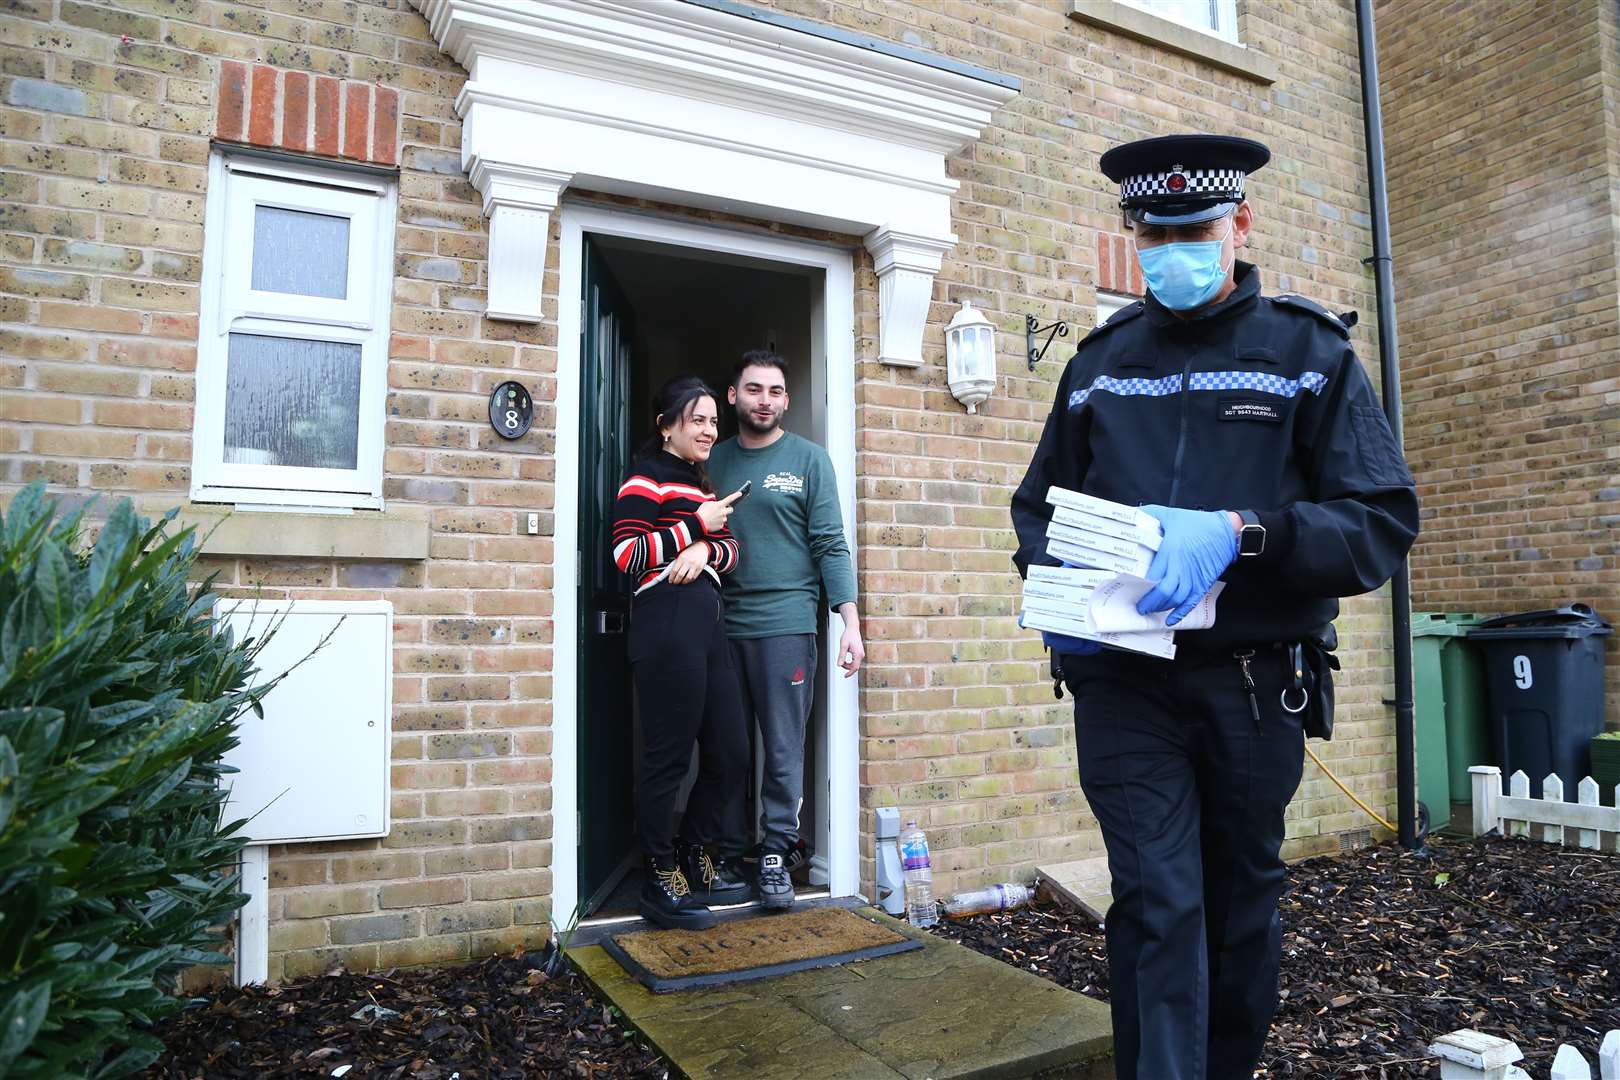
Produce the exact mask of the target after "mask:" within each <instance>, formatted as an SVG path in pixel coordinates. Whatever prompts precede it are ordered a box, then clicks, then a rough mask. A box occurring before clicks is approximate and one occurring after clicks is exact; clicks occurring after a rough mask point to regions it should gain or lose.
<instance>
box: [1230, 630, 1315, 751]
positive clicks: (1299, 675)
mask: <svg viewBox="0 0 1620 1080" xmlns="http://www.w3.org/2000/svg"><path fill="white" fill-rule="evenodd" d="M1338 644H1339V642H1338V635H1337V634H1335V633H1334V631H1333V628H1332V627H1331V626H1330V627H1328V631H1327V633H1326V635H1324V636H1323V637H1312V638H1306V639H1305V640H1303V641H1293V642H1278V643H1276V644H1273V645H1269V646H1265V647H1266V648H1271V649H1278V650H1280V651H1281V652H1282V654H1283V657H1284V659H1285V660H1286V661H1287V667H1288V676H1289V681H1288V682H1287V683H1285V684H1284V686H1283V688H1282V692H1281V693H1280V694H1278V698H1279V702H1280V704H1281V705H1282V710H1283V712H1285V713H1288V714H1290V715H1292V716H1297V717H1299V719H1300V726H1301V727H1302V728H1304V729H1305V734H1306V736H1307V737H1309V738H1313V739H1321V740H1323V741H1324V742H1326V741H1327V740H1329V739H1331V738H1333V673H1334V672H1335V671H1338V670H1339V658H1338V657H1337V656H1335V655H1334V653H1333V650H1334V649H1335V648H1337V647H1338ZM1255 653H1256V650H1255V649H1234V650H1233V652H1232V659H1234V660H1235V661H1237V665H1238V671H1239V672H1240V674H1241V676H1242V678H1243V688H1244V690H1245V691H1247V692H1248V695H1249V711H1250V713H1251V714H1253V716H1254V726H1255V730H1256V731H1258V730H1259V729H1260V701H1259V699H1258V697H1257V696H1256V689H1255V684H1254V675H1253V673H1252V672H1251V671H1250V669H1249V664H1250V662H1251V661H1252V660H1253V659H1254V656H1255Z"/></svg>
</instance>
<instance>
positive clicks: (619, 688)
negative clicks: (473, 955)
mask: <svg viewBox="0 0 1620 1080" xmlns="http://www.w3.org/2000/svg"><path fill="white" fill-rule="evenodd" d="M584 266H585V274H584V281H585V296H584V308H583V320H582V326H581V329H580V337H581V341H580V360H581V371H580V375H581V380H582V386H583V390H584V393H583V395H582V397H583V400H582V404H583V406H584V410H585V411H584V416H583V417H582V423H581V424H580V439H581V447H580V449H581V454H580V505H579V510H580V514H579V549H580V553H579V611H580V624H579V627H578V634H579V637H578V640H579V712H578V716H577V720H576V724H577V726H578V732H579V734H578V746H579V821H580V828H579V895H580V897H581V898H582V899H583V900H584V901H585V909H584V911H583V912H582V913H581V914H582V916H583V915H585V914H589V913H590V912H591V911H594V910H595V909H596V908H598V907H600V906H601V904H602V901H603V900H605V899H606V897H607V893H608V892H609V891H611V888H612V886H613V885H614V883H615V881H616V880H617V878H618V876H619V870H620V869H621V868H622V867H623V866H624V865H625V862H626V859H627V858H628V857H629V856H630V854H631V847H632V844H633V843H634V825H635V818H634V813H633V803H632V801H631V793H632V789H633V782H634V777H633V775H632V773H633V763H634V762H633V746H634V731H633V727H632V721H631V716H632V714H631V707H632V705H631V690H630V661H629V658H628V657H627V655H626V643H625V628H626V626H627V625H628V623H629V611H630V599H629V598H630V590H629V588H628V584H627V582H626V580H625V577H624V575H623V574H621V573H619V570H618V567H617V566H615V565H614V563H613V553H612V550H611V547H610V543H609V535H610V533H611V531H612V528H613V503H614V499H615V496H616V495H617V494H618V490H619V484H620V482H621V481H622V480H623V479H624V472H625V469H626V467H627V466H628V465H629V463H630V451H631V439H632V437H633V436H632V432H631V428H630V361H631V345H630V342H631V322H630V311H629V307H628V305H627V304H626V302H625V299H624V294H623V293H622V292H621V291H620V290H619V287H618V285H617V284H616V283H615V282H614V280H613V277H612V275H611V274H610V273H609V272H608V268H607V265H606V263H605V262H603V260H602V258H601V255H600V253H599V252H598V250H597V248H596V246H595V245H594V244H593V243H592V242H591V240H590V238H589V237H587V238H586V239H585V252H584Z"/></svg>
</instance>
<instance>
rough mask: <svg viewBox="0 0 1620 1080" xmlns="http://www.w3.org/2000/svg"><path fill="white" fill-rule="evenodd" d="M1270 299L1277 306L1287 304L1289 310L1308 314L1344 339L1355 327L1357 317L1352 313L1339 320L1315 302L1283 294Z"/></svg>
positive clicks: (1290, 294)
mask: <svg viewBox="0 0 1620 1080" xmlns="http://www.w3.org/2000/svg"><path fill="white" fill-rule="evenodd" d="M1271 299H1272V300H1274V301H1276V302H1277V303H1279V304H1287V305H1288V306H1289V307H1291V308H1298V309H1299V310H1301V311H1308V312H1310V313H1311V314H1312V315H1315V316H1316V317H1317V318H1318V319H1321V320H1322V321H1323V322H1325V323H1327V324H1328V325H1329V326H1331V327H1333V329H1335V330H1337V331H1338V332H1339V333H1341V334H1343V335H1344V336H1345V337H1349V336H1350V328H1351V327H1352V326H1354V325H1356V319H1357V316H1356V313H1355V312H1353V311H1352V312H1350V313H1349V315H1348V317H1347V318H1340V317H1339V316H1337V315H1335V314H1333V312H1331V311H1329V310H1328V309H1327V308H1325V307H1323V306H1322V305H1321V304H1318V303H1317V302H1316V301H1315V300H1307V299H1305V298H1304V297H1303V296H1295V295H1294V294H1293V293H1284V294H1283V295H1281V296H1273V297H1271Z"/></svg>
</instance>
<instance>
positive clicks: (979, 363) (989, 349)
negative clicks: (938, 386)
mask: <svg viewBox="0 0 1620 1080" xmlns="http://www.w3.org/2000/svg"><path fill="white" fill-rule="evenodd" d="M945 377H946V380H947V381H948V382H949V383H950V386H951V396H952V397H954V398H956V400H957V401H960V402H961V403H962V404H963V405H966V406H967V411H968V412H970V413H972V412H977V411H978V407H979V405H980V404H981V403H983V402H984V401H986V400H988V399H989V397H990V391H992V390H994V389H995V388H996V328H995V327H994V326H993V325H992V324H991V322H990V320H989V319H987V318H985V317H984V313H983V312H981V311H979V310H978V309H976V308H975V307H974V306H973V305H972V304H971V303H964V304H963V305H962V310H961V311H958V312H957V313H956V317H955V318H953V319H951V323H950V325H949V326H947V327H946V328H945Z"/></svg>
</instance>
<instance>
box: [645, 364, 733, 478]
mask: <svg viewBox="0 0 1620 1080" xmlns="http://www.w3.org/2000/svg"><path fill="white" fill-rule="evenodd" d="M703 397H706V398H708V399H709V400H711V401H713V402H714V407H715V409H716V410H718V409H719V408H720V395H719V394H716V393H715V392H714V390H713V389H712V388H711V387H710V386H709V384H708V383H706V382H704V381H703V380H702V379H701V378H699V377H698V376H696V375H677V376H675V377H674V378H673V379H671V380H669V382H667V383H665V384H664V385H663V386H661V387H659V388H658V393H656V394H654V395H653V400H652V411H653V423H652V434H651V435H648V436H647V440H646V441H645V442H643V443H642V444H641V448H640V449H638V450H637V451H636V458H637V459H638V460H639V459H642V458H647V457H651V456H652V455H653V454H656V453H658V452H659V451H661V450H662V449H663V448H664V433H663V431H662V430H660V429H661V428H665V427H673V426H674V425H675V424H676V423H677V422H678V421H680V420H682V419H684V418H685V417H686V414H687V413H688V412H689V411H690V410H691V408H692V405H693V404H694V403H695V402H696V401H697V400H698V398H703ZM695 464H696V466H697V475H698V486H699V487H701V488H702V489H703V490H704V491H707V492H711V493H712V492H713V491H714V488H713V487H711V486H710V485H709V470H708V469H705V468H704V467H703V462H701V461H699V462H696V463H695Z"/></svg>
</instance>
